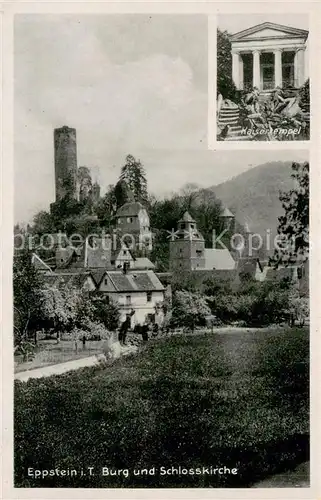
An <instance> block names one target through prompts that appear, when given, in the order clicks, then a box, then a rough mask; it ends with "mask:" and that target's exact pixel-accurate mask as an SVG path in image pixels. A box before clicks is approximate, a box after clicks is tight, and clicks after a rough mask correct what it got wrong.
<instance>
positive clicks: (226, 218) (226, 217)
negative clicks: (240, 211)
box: [220, 207, 235, 231]
mask: <svg viewBox="0 0 321 500" xmlns="http://www.w3.org/2000/svg"><path fill="white" fill-rule="evenodd" d="M220 219H221V221H222V226H223V230H224V229H227V231H234V230H235V216H234V214H232V212H231V211H230V210H229V209H228V208H226V207H225V208H224V210H223V212H222V213H221V215H220Z"/></svg>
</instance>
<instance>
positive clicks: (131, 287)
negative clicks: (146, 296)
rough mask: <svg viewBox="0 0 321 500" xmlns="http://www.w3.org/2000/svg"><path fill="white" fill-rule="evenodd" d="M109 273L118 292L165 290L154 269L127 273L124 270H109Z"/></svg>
mask: <svg viewBox="0 0 321 500" xmlns="http://www.w3.org/2000/svg"><path fill="white" fill-rule="evenodd" d="M107 275H108V276H109V278H110V280H111V282H112V283H113V285H114V286H115V289H116V290H117V291H118V292H140V291H144V292H148V291H156V290H164V286H163V285H162V284H161V282H160V281H159V279H158V278H157V276H156V275H155V273H154V272H153V271H146V272H137V273H135V272H128V273H127V274H124V273H123V272H122V271H107Z"/></svg>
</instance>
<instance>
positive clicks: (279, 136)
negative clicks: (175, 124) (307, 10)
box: [216, 14, 310, 141]
mask: <svg viewBox="0 0 321 500" xmlns="http://www.w3.org/2000/svg"><path fill="white" fill-rule="evenodd" d="M308 41H309V22H308V15H298V14H295V15H294V14H293V15H291V14H287V15H266V14H265V15H264V14H262V15H259V14H255V15H246V16H245V15H243V14H237V15H230V14H226V15H221V16H218V21H217V107H216V119H217V130H216V134H217V140H219V141H258V140H259V141H297V140H309V139H310V82H309V51H308Z"/></svg>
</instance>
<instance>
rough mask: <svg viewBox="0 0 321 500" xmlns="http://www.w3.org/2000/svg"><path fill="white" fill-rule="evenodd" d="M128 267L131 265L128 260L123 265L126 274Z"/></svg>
mask: <svg viewBox="0 0 321 500" xmlns="http://www.w3.org/2000/svg"><path fill="white" fill-rule="evenodd" d="M128 267H129V265H128V262H124V265H123V273H124V274H127V271H128Z"/></svg>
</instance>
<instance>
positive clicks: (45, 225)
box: [32, 210, 54, 236]
mask: <svg viewBox="0 0 321 500" xmlns="http://www.w3.org/2000/svg"><path fill="white" fill-rule="evenodd" d="M53 229H54V227H53V220H52V217H51V215H50V213H49V212H46V211H45V210H41V211H40V212H38V213H37V214H36V215H35V216H34V218H33V226H32V234H38V235H40V236H41V235H43V234H51V233H52V232H53Z"/></svg>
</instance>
